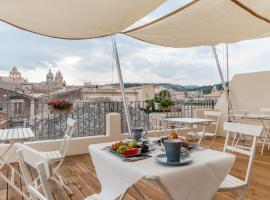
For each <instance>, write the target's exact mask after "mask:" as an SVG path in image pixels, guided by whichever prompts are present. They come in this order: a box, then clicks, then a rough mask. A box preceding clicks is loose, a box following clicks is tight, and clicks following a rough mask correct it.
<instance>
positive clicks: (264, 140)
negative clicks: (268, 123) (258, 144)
mask: <svg viewBox="0 0 270 200" xmlns="http://www.w3.org/2000/svg"><path fill="white" fill-rule="evenodd" d="M266 141H267V136H265V137H264V139H263V144H262V150H261V155H263V151H264V146H265V143H266Z"/></svg>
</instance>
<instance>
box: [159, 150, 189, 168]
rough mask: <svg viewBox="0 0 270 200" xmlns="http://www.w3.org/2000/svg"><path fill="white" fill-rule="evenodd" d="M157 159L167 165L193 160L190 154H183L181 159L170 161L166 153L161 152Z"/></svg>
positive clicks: (176, 164)
mask: <svg viewBox="0 0 270 200" xmlns="http://www.w3.org/2000/svg"><path fill="white" fill-rule="evenodd" d="M155 159H156V161H157V162H159V163H162V164H165V165H174V166H178V165H187V164H189V163H191V162H192V158H191V157H190V156H189V155H188V154H181V157H180V161H178V162H168V161H167V156H166V154H165V153H164V154H159V155H157V156H156V157H155Z"/></svg>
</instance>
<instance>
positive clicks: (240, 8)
mask: <svg viewBox="0 0 270 200" xmlns="http://www.w3.org/2000/svg"><path fill="white" fill-rule="evenodd" d="M269 19H270V1H269V0H215V1H213V0H194V1H192V2H191V3H189V4H187V5H186V6H184V7H182V8H180V9H178V10H176V11H174V12H172V13H170V14H168V15H166V16H164V17H161V18H160V19H157V20H155V21H153V22H150V23H148V24H146V25H143V26H140V27H138V28H135V29H132V30H129V31H126V32H124V34H126V35H128V36H131V37H134V38H137V39H139V40H143V41H145V42H148V43H152V44H157V45H162V46H169V47H178V48H179V47H194V46H203V45H216V44H219V43H233V42H238V41H242V40H248V39H254V38H259V37H265V36H268V34H269V33H270V20H269Z"/></svg>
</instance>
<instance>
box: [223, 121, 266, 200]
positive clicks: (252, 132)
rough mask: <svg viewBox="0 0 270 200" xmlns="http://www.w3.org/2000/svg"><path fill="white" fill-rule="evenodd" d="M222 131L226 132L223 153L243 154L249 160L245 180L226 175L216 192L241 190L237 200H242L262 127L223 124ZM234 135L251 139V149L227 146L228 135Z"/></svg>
mask: <svg viewBox="0 0 270 200" xmlns="http://www.w3.org/2000/svg"><path fill="white" fill-rule="evenodd" d="M224 130H225V131H227V136H226V140H225V144H224V150H223V151H224V152H225V151H226V150H230V151H233V152H237V153H240V154H244V155H246V156H248V157H249V160H248V167H247V172H246V175H245V180H241V179H239V178H236V177H234V176H232V175H227V176H226V178H225V179H224V180H223V182H222V183H221V185H220V187H219V190H218V191H221V192H222V191H234V190H241V193H240V195H239V197H238V200H241V199H244V195H245V193H246V190H247V187H248V183H249V179H250V175H251V169H252V165H253V160H254V157H255V152H256V143H257V139H258V137H260V135H261V133H262V131H263V126H256V125H251V124H240V123H233V122H224ZM235 133H239V134H242V135H245V136H249V137H251V138H252V145H251V147H250V148H248V149H243V148H240V147H236V146H233V145H229V139H230V134H235Z"/></svg>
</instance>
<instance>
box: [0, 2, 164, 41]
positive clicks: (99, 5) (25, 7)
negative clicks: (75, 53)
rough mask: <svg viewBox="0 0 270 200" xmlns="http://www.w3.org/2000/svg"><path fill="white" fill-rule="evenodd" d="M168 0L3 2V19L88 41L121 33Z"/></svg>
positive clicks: (39, 31) (42, 32)
mask: <svg viewBox="0 0 270 200" xmlns="http://www.w3.org/2000/svg"><path fill="white" fill-rule="evenodd" d="M163 2H164V0H151V1H150V0H148V1H146V0H0V20H2V21H4V22H6V23H9V24H11V25H13V26H16V27H19V28H21V29H24V30H27V31H30V32H34V33H37V34H40V35H45V36H49V37H55V38H64V39H88V38H95V37H101V36H106V35H111V34H115V33H118V32H120V31H122V30H124V29H125V28H127V27H128V26H130V25H131V24H133V23H134V22H136V21H137V20H139V19H141V18H142V17H144V16H145V15H147V14H149V13H150V12H151V11H152V10H154V9H155V8H157V7H158V6H159V5H160V4H162V3H163Z"/></svg>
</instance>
